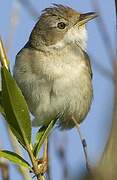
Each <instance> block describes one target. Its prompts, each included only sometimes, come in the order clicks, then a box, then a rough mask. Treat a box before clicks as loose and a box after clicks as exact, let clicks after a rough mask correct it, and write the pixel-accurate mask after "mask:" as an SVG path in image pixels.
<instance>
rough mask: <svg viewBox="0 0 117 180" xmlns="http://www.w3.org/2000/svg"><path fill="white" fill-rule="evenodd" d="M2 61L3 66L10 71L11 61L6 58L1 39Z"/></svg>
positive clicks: (0, 52) (0, 54)
mask: <svg viewBox="0 0 117 180" xmlns="http://www.w3.org/2000/svg"><path fill="white" fill-rule="evenodd" d="M0 61H1V63H2V65H4V66H5V67H6V68H7V69H9V61H8V59H7V56H6V53H5V49H4V46H3V42H2V39H1V37H0Z"/></svg>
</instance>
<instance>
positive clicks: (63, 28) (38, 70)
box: [14, 4, 96, 129]
mask: <svg viewBox="0 0 117 180" xmlns="http://www.w3.org/2000/svg"><path fill="white" fill-rule="evenodd" d="M95 17H96V14H95V13H94V12H90V13H85V14H81V13H79V12H77V11H75V10H73V9H72V8H70V7H66V6H63V5H57V4H55V5H54V6H52V7H49V8H46V9H45V10H43V11H42V15H41V16H40V18H39V20H38V22H37V23H36V25H35V27H34V28H33V30H32V32H31V34H30V37H29V40H28V42H27V43H26V45H25V46H24V47H23V48H22V49H21V50H20V52H19V53H18V54H17V56H16V62H15V66H14V78H15V79H16V82H17V84H18V85H19V87H20V89H21V91H22V93H23V95H24V97H25V99H26V101H27V104H28V106H29V109H30V111H31V113H32V114H33V115H34V117H35V119H34V121H33V125H34V126H39V125H44V124H46V123H48V122H49V121H51V120H53V119H54V118H55V117H56V116H57V115H60V117H59V127H60V128H61V129H70V128H73V127H74V126H75V123H74V121H73V119H75V120H76V122H77V123H78V124H79V123H81V122H82V121H83V120H84V118H85V117H86V115H87V113H88V111H89V110H90V106H91V102H92V96H93V88H92V70H91V64H90V59H89V56H88V54H87V52H86V42H87V31H86V23H87V22H88V21H89V20H91V19H93V18H95ZM61 115H62V116H61Z"/></svg>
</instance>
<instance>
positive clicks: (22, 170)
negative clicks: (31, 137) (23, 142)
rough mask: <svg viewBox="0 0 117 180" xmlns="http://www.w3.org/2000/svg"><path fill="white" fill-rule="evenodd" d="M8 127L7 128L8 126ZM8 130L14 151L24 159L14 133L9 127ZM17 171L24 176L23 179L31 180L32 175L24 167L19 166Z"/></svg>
mask: <svg viewBox="0 0 117 180" xmlns="http://www.w3.org/2000/svg"><path fill="white" fill-rule="evenodd" d="M6 126H7V125H6ZM7 129H8V133H9V136H10V138H9V139H10V141H11V145H12V147H13V149H14V151H15V152H16V153H17V154H19V155H20V156H21V157H22V153H21V151H20V149H19V144H18V142H17V140H16V137H15V136H14V135H13V133H12V131H11V130H10V128H9V127H7ZM17 170H18V172H19V173H20V174H21V175H22V176H23V179H24V180H30V175H29V173H28V172H27V171H26V169H25V168H23V167H22V166H17Z"/></svg>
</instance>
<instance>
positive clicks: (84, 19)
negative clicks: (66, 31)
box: [76, 12, 97, 26]
mask: <svg viewBox="0 0 117 180" xmlns="http://www.w3.org/2000/svg"><path fill="white" fill-rule="evenodd" d="M96 17H97V14H96V13H95V12H88V13H85V14H80V16H79V18H78V20H77V22H76V24H78V25H79V26H82V25H84V24H85V23H87V22H88V21H90V20H91V19H94V18H96Z"/></svg>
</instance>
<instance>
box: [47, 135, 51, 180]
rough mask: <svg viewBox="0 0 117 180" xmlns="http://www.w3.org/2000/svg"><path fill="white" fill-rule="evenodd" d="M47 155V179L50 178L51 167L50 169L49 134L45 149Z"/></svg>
mask: <svg viewBox="0 0 117 180" xmlns="http://www.w3.org/2000/svg"><path fill="white" fill-rule="evenodd" d="M47 151H48V152H47V154H48V155H47V156H48V169H47V176H48V180H51V169H50V158H49V157H50V136H49V137H48V149H47Z"/></svg>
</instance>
